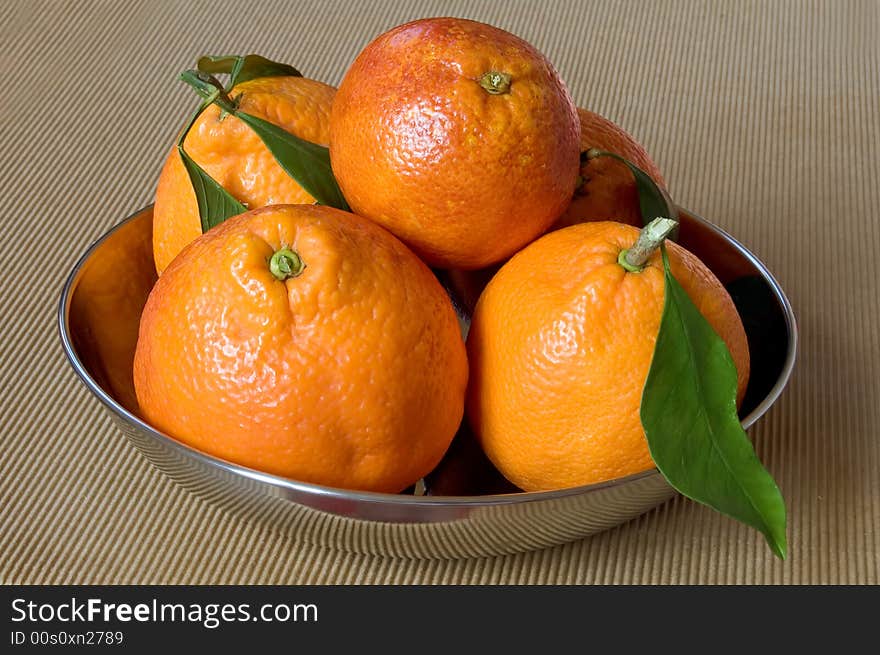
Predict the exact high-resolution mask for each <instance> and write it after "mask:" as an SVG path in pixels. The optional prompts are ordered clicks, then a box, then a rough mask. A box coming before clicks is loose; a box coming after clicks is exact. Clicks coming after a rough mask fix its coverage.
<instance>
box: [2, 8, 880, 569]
mask: <svg viewBox="0 0 880 655" xmlns="http://www.w3.org/2000/svg"><path fill="white" fill-rule="evenodd" d="M351 4H352V3H350V2H328V0H296V1H295V2H294V1H290V2H282V1H275V2H271V1H268V2H247V3H245V2H241V3H236V2H232V1H220V2H207V1H205V2H172V1H169V0H165V1H157V2H139V3H136V2H115V1H107V2H95V1H88V2H77V3H72V2H64V1H61V0H55V1H51V0H44V1H41V2H31V1H28V0H14V1H11V2H10V1H7V2H3V3H0V34H2V43H3V48H2V52H0V78H2V79H3V80H4V84H3V91H2V101H0V102H2V115H3V120H2V121H0V134H2V144H3V157H2V158H0V190H2V193H0V199H2V202H0V280H2V284H0V306H2V311H0V330H2V338H0V390H2V391H0V393H2V401H0V431H2V444H0V467H2V468H0V581H2V582H5V583H64V582H67V583H100V582H104V583H147V582H154V583H300V582H302V583H312V582H323V583H368V582H369V583H378V582H383V583H417V582H421V583H476V582H486V583H596V582H600V583H878V582H880V571H878V568H880V564H878V562H880V537H878V532H880V403H878V399H880V383H878V377H880V376H878V370H880V331H878V329H877V325H878V324H880V311H878V302H877V300H878V295H880V294H878V286H880V285H878V281H877V273H876V271H877V267H876V266H875V264H874V262H873V261H872V258H873V257H876V256H877V255H878V253H880V184H878V180H880V164H878V162H880V156H878V152H880V47H878V41H877V39H876V30H877V28H878V26H880V4H878V3H877V2H862V3H859V2H787V1H779V2H744V1H736V2H721V1H719V2H674V1H667V0H662V1H660V0H658V1H649V2H614V1H601V2H600V1H597V2H586V1H585V2H571V1H564V0H540V1H538V2H530V1H529V2H527V1H525V0H521V1H517V0H510V1H507V2H504V1H502V0H497V1H494V2H480V1H478V0H466V1H453V2H449V1H444V2H440V1H433V0H398V1H394V2H364V3H360V4H358V6H357V7H351V6H349V5H351ZM437 14H452V15H460V16H466V17H471V18H477V19H481V20H485V21H487V22H491V23H494V24H496V25H498V26H500V27H504V28H506V29H509V30H511V31H513V32H515V33H517V34H519V35H521V36H523V37H524V38H526V39H527V40H530V41H531V42H533V43H534V44H535V45H537V46H538V47H539V48H540V49H541V50H543V51H544V52H545V53H546V54H547V55H548V56H549V57H550V58H551V60H553V61H554V63H555V64H556V66H557V68H558V69H559V70H560V72H561V74H562V76H563V77H564V78H565V79H566V80H567V82H568V84H569V86H570V88H571V90H572V93H573V95H574V96H575V99H576V100H577V101H578V103H579V104H581V105H583V106H586V107H588V108H591V109H593V110H595V111H598V112H600V113H602V114H605V115H606V116H608V117H609V118H612V119H613V120H615V121H617V122H618V123H620V124H622V125H623V126H624V127H625V128H627V129H628V130H629V131H631V132H632V133H633V134H634V135H635V136H637V137H638V138H639V139H640V140H641V141H642V142H643V143H644V144H645V146H646V147H647V148H648V150H649V152H651V153H652V154H653V155H654V157H655V159H656V160H657V161H658V163H659V164H660V166H661V168H662V169H663V170H664V172H665V177H666V179H667V180H668V182H669V184H670V187H671V191H672V192H673V196H674V197H675V198H676V200H677V201H678V202H679V203H680V204H682V205H684V206H686V207H689V208H691V209H692V210H694V211H696V212H697V213H699V214H702V215H703V216H706V217H707V218H709V219H710V220H713V221H715V222H716V223H718V224H719V225H721V226H722V227H724V228H725V229H727V230H729V231H731V232H732V233H733V234H735V235H736V236H737V237H738V238H740V239H741V240H742V241H743V242H744V243H746V244H747V245H748V246H749V247H750V248H752V249H753V250H754V251H755V252H756V253H757V254H758V256H759V257H761V258H762V259H763V260H764V261H765V262H766V263H767V264H768V265H769V267H770V268H771V270H773V271H774V272H775V273H776V274H777V276H778V278H779V280H780V281H781V283H782V285H783V287H784V288H785V289H786V290H787V292H788V293H789V295H790V298H791V300H792V302H793V304H794V307H795V311H796V312H797V314H798V319H799V321H800V327H801V332H802V341H801V352H800V358H799V363H798V366H797V369H796V373H795V377H794V379H793V381H792V383H791V385H790V386H789V388H788V390H787V392H786V393H785V395H784V396H783V398H782V399H781V401H780V402H779V403H778V404H777V405H776V406H775V407H774V409H773V410H772V411H771V413H770V414H769V415H768V416H767V417H765V419H764V420H762V422H761V423H760V424H759V425H758V426H757V427H756V428H754V429H753V430H752V433H751V434H752V436H753V437H754V439H755V441H756V445H757V450H758V454H759V455H760V457H761V458H762V460H763V461H764V462H765V463H766V465H767V466H768V468H769V469H770V470H771V472H772V473H773V474H774V476H775V477H776V479H777V481H778V482H779V484H780V487H781V489H782V491H783V494H784V495H785V497H786V500H787V503H788V507H789V513H790V527H789V537H790V541H791V548H790V557H789V560H788V561H787V562H784V563H782V562H778V561H775V560H774V559H773V558H772V556H771V555H770V554H769V551H768V549H767V548H766V546H765V545H764V543H763V541H762V539H761V538H760V537H759V536H758V535H757V534H755V533H754V532H752V531H750V530H748V529H746V528H743V527H741V526H739V525H738V524H734V523H733V522H732V521H729V520H726V519H724V518H722V517H720V516H718V515H716V514H714V513H713V512H711V511H709V510H706V509H703V508H701V507H698V506H696V505H695V504H692V503H689V502H685V501H683V500H681V499H677V500H675V501H673V502H670V503H668V504H666V505H664V506H662V507H660V508H659V509H658V510H656V511H653V512H651V513H649V514H647V515H644V516H642V517H641V518H639V519H638V520H636V521H633V522H631V523H629V524H626V525H624V526H621V527H620V528H617V529H614V530H610V531H607V532H605V533H602V534H600V535H598V536H595V537H593V538H590V539H586V540H583V541H579V542H575V543H572V544H568V545H566V546H562V547H558V548H554V549H550V550H544V551H538V552H532V553H525V554H521V555H514V556H506V557H499V558H490V559H478V560H462V561H451V562H425V561H405V560H394V559H390V558H389V559H385V558H379V557H372V556H359V555H351V554H341V553H337V552H333V551H329V550H323V549H321V548H318V547H312V546H305V545H302V544H299V543H297V542H295V541H292V540H290V539H289V538H285V537H282V536H280V535H278V534H276V533H275V532H273V530H272V529H271V527H268V526H265V525H251V524H249V523H247V522H243V521H241V520H237V519H234V518H232V517H229V516H227V515H225V514H223V513H222V512H220V511H218V510H215V509H214V508H213V507H211V506H210V505H208V504H206V503H204V502H203V501H200V500H196V499H194V498H192V497H190V496H189V495H188V494H186V493H185V492H183V491H180V490H179V489H178V488H177V487H175V486H174V485H173V484H172V483H171V482H169V481H168V480H166V479H165V478H164V477H162V476H161V475H160V474H158V473H157V472H156V471H154V470H153V469H152V468H150V466H149V465H148V464H147V463H146V461H145V460H144V459H142V457H141V456H140V455H139V454H137V453H136V452H135V451H134V450H133V448H131V447H130V446H129V445H128V443H127V442H126V441H125V440H124V439H123V438H122V437H121V435H120V434H119V433H118V432H116V430H115V429H114V428H113V427H112V426H111V424H110V422H109V419H108V418H107V417H106V416H105V415H104V413H103V410H102V409H101V408H100V407H99V406H98V403H97V402H96V401H94V399H92V398H91V397H89V396H88V394H87V392H86V390H85V389H84V388H83V387H82V386H81V385H80V384H79V383H78V382H77V381H76V380H75V378H74V376H73V374H72V372H71V371H70V370H69V368H68V366H67V364H66V362H65V361H64V359H63V356H62V352H61V348H60V344H59V339H58V336H57V334H56V331H55V325H54V312H55V305H56V301H57V298H58V294H59V291H60V288H61V284H62V281H63V278H64V276H65V274H66V272H67V271H68V270H69V268H70V267H71V265H72V264H73V262H74V261H75V259H76V258H77V256H78V255H79V254H80V253H81V252H82V250H83V249H84V248H85V246H86V245H87V244H88V243H89V242H90V241H91V240H93V239H94V238H96V237H97V236H98V235H100V234H101V233H102V232H104V231H105V230H106V229H107V228H108V227H110V226H111V225H113V224H114V223H115V222H117V221H118V220H119V219H120V218H122V217H123V216H125V215H127V214H129V213H130V212H132V211H133V210H135V209H138V208H139V207H141V206H143V205H145V204H147V203H148V202H150V200H151V196H152V192H153V188H154V184H155V181H156V178H157V175H158V171H159V167H160V165H161V162H162V158H163V156H164V154H165V152H166V150H167V148H168V147H169V145H170V143H171V140H172V138H173V134H174V133H175V131H176V130H177V129H178V128H179V126H180V125H181V122H182V120H183V119H184V117H185V116H187V115H188V112H189V111H190V109H191V107H192V106H193V103H194V100H193V96H192V93H191V92H188V91H187V89H186V88H184V86H183V85H182V84H180V83H177V82H175V75H176V74H177V73H178V72H179V71H180V70H182V69H183V68H185V67H189V66H191V65H192V64H193V63H194V62H195V59H196V57H197V56H198V55H199V54H202V53H227V52H229V53H236V52H241V53H244V52H251V51H257V52H260V53H262V54H265V55H267V56H270V57H275V58H279V59H282V60H287V61H290V62H291V63H293V64H295V65H296V66H297V67H299V68H300V69H301V70H303V71H304V72H305V73H306V74H307V75H308V76H310V77H316V78H319V79H323V80H325V81H327V82H330V83H337V82H338V81H339V80H340V78H341V76H342V74H343V72H344V71H345V68H346V65H347V64H348V62H350V61H351V60H352V59H353V57H354V56H355V55H356V53H357V52H358V50H359V49H360V48H361V47H362V46H363V45H364V44H365V43H366V42H367V41H368V40H369V39H370V38H371V37H373V36H375V35H376V34H378V33H379V32H381V31H383V30H384V29H386V28H388V27H391V26H392V25H395V24H397V23H400V22H403V21H405V20H408V19H411V18H415V17H420V16H426V15H437Z"/></svg>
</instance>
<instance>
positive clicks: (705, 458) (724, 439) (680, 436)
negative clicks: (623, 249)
mask: <svg viewBox="0 0 880 655" xmlns="http://www.w3.org/2000/svg"><path fill="white" fill-rule="evenodd" d="M663 263H664V268H665V281H666V293H665V301H664V306H663V314H662V318H661V321H660V331H659V333H658V335H657V343H656V346H655V349H654V356H653V359H652V361H651V368H650V371H649V373H648V378H647V380H646V382H645V387H644V390H643V393H642V401H641V410H640V411H641V420H642V426H643V428H644V430H645V435H646V437H647V440H648V446H649V448H650V451H651V457H652V458H653V460H654V463H655V464H656V465H657V468H658V469H659V470H660V472H661V473H662V474H663V476H664V477H665V478H666V480H667V481H668V482H669V483H670V484H671V485H672V486H673V487H674V488H675V489H676V490H678V491H679V492H680V493H682V494H684V495H685V496H687V497H688V498H691V499H693V500H696V501H698V502H701V503H704V504H706V505H708V506H710V507H712V508H714V509H716V510H718V511H719V512H721V513H723V514H726V515H728V516H730V517H733V518H735V519H737V520H739V521H742V522H743V523H746V524H748V525H750V526H752V527H754V528H756V529H758V530H760V531H761V532H762V533H763V534H764V536H765V538H766V539H767V543H768V544H769V545H770V548H771V549H772V550H773V552H774V553H775V554H776V555H777V556H778V557H780V558H782V559H784V558H785V554H786V535H785V522H786V519H785V503H784V501H783V499H782V495H781V493H780V492H779V488H778V487H777V486H776V483H775V482H774V481H773V478H772V477H771V476H770V474H769V473H768V472H767V470H766V469H765V468H764V467H763V466H762V464H761V462H760V460H759V459H758V457H757V455H756V454H755V451H754V449H753V448H752V444H751V442H750V441H749V438H748V436H747V435H746V433H745V431H744V430H743V428H742V425H741V423H740V421H739V417H738V416H737V410H736V386H737V384H736V382H737V373H736V366H735V365H734V363H733V359H732V358H731V356H730V352H729V351H728V349H727V346H726V345H725V343H724V341H723V340H722V339H721V338H720V337H719V336H718V335H717V334H716V332H715V331H714V330H713V329H712V326H711V325H710V324H709V322H708V321H707V320H706V319H705V318H704V317H703V315H702V314H701V313H700V312H699V310H698V309H697V308H696V307H695V306H694V304H693V302H692V301H691V299H690V298H689V297H688V295H687V293H686V292H685V290H684V289H683V288H682V287H681V285H679V283H678V282H677V281H676V279H675V278H674V277H673V276H672V274H671V272H670V270H669V261H668V258H667V255H666V251H665V247H664V248H663Z"/></svg>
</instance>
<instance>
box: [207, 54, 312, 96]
mask: <svg viewBox="0 0 880 655" xmlns="http://www.w3.org/2000/svg"><path fill="white" fill-rule="evenodd" d="M198 68H199V70H200V71H201V72H203V73H209V74H211V75H220V74H227V75H229V84H228V85H227V90H231V89H232V87H234V86H235V85H236V84H241V83H242V82H247V81H248V80H254V79H256V78H258V77H280V76H291V77H302V73H300V72H299V71H298V70H297V69H295V68H294V67H293V66H290V65H289V64H282V63H280V62H277V61H272V60H270V59H266V58H265V57H261V56H260V55H245V56H244V57H242V56H240V55H223V56H219V57H214V56H210V55H206V56H204V57H200V58H199V62H198Z"/></svg>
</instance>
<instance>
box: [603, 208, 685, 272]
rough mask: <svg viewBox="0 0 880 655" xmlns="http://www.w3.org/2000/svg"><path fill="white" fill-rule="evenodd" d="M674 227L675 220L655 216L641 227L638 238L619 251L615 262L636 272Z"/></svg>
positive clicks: (675, 224) (675, 225)
mask: <svg viewBox="0 0 880 655" xmlns="http://www.w3.org/2000/svg"><path fill="white" fill-rule="evenodd" d="M676 227H678V221H676V220H673V219H671V218H664V217H662V216H660V217H658V218H655V219H654V220H653V221H651V222H650V223H648V224H647V225H646V226H645V227H643V228H642V229H641V231H640V232H639V238H638V239H636V242H635V243H634V244H633V245H632V246H631V247H629V248H627V249H625V250H621V251H620V255H618V257H617V263H618V264H620V265H621V266H623V268H624V269H626V270H627V271H628V272H630V273H638V272H639V271H641V270H642V269H643V268H645V264H647V263H648V260H649V259H651V255H653V254H654V252H655V251H656V250H657V248H659V247H660V246H661V245H663V242H664V241H665V240H666V237H668V236H669V235H670V234H671V233H672V231H673V230H674V229H675V228H676Z"/></svg>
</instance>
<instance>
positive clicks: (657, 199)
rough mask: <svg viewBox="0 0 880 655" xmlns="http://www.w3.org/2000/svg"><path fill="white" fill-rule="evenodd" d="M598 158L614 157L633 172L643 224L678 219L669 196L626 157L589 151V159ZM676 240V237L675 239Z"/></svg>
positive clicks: (593, 150)
mask: <svg viewBox="0 0 880 655" xmlns="http://www.w3.org/2000/svg"><path fill="white" fill-rule="evenodd" d="M596 157H612V158H614V159H616V160H618V161H620V162H622V163H624V164H626V166H627V167H628V168H629V170H630V171H632V174H633V177H635V179H636V189H637V190H638V193H639V209H640V210H641V214H642V224H643V225H647V224H648V223H650V222H651V221H652V220H654V219H655V218H657V217H659V216H663V217H665V218H677V217H678V211H677V210H676V209H675V204H674V203H673V202H672V199H671V198H670V197H669V195H668V194H667V193H666V192H664V191H663V190H662V189H661V188H660V187H659V186H657V184H656V183H655V182H654V180H653V179H651V176H650V175H648V174H647V173H646V172H645V171H643V170H642V169H641V168H639V167H638V166H636V165H635V164H633V163H632V162H631V161H630V160H628V159H626V158H625V157H621V156H620V155H618V154H616V153H613V152H606V151H604V150H596V149H591V150H588V151H587V159H594V158H596ZM673 238H674V237H673Z"/></svg>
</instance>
